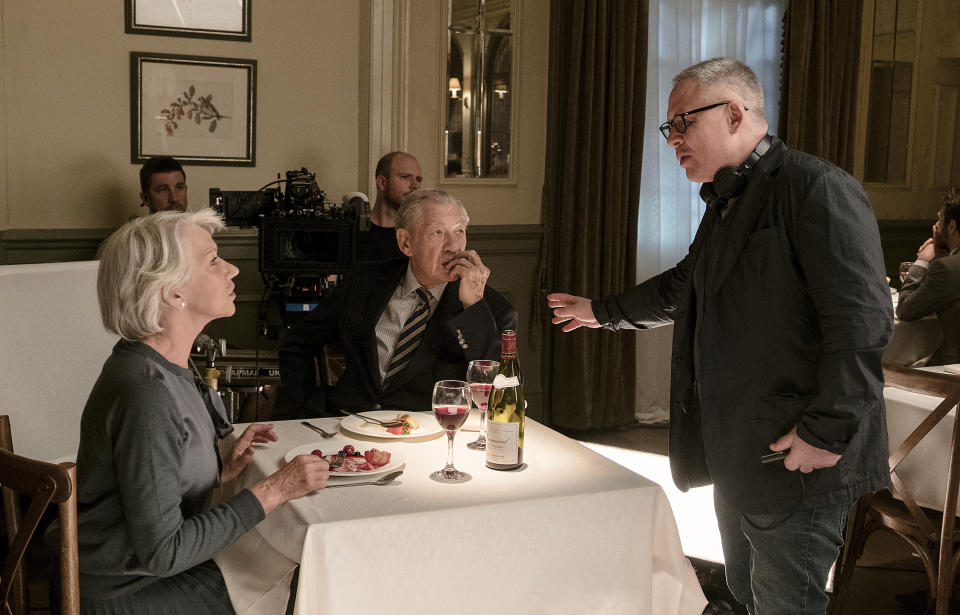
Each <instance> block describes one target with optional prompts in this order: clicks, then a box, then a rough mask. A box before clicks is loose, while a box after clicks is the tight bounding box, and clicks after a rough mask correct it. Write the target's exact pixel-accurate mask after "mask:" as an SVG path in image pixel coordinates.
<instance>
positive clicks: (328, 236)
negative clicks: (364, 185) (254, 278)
mask: <svg viewBox="0 0 960 615" xmlns="http://www.w3.org/2000/svg"><path fill="white" fill-rule="evenodd" d="M275 184H280V185H281V186H282V187H283V190H281V189H280V188H279V187H274V188H271V187H270V186H274V185H275ZM348 196H349V197H352V198H349V199H348V198H346V197H345V198H344V202H342V203H336V202H334V201H330V200H328V199H327V198H326V195H325V194H324V192H323V191H322V190H321V189H320V188H319V186H318V185H317V182H316V176H315V175H314V174H313V173H310V172H309V171H307V169H306V168H301V169H300V170H299V171H287V172H286V177H285V178H282V179H281V178H278V179H277V180H276V181H273V182H270V183H269V184H267V185H265V186H263V187H262V188H260V189H259V190H255V191H225V190H220V189H219V188H211V189H210V207H211V208H212V209H214V210H215V211H217V212H219V213H221V214H222V215H223V216H224V219H225V221H226V223H227V225H229V226H257V227H258V228H259V231H260V233H259V240H258V245H259V265H260V273H261V274H262V275H263V279H264V285H265V286H266V288H267V291H268V293H269V295H270V296H269V297H268V299H267V302H268V305H267V307H266V308H265V309H266V311H267V312H268V313H267V315H266V316H265V317H264V318H263V320H264V321H265V322H266V328H267V333H268V335H270V336H271V337H272V336H273V333H274V331H275V328H276V326H277V324H278V323H277V322H276V321H277V318H276V317H275V312H276V311H277V309H279V310H280V314H281V316H280V320H281V322H282V326H283V327H290V326H292V324H293V323H294V322H296V320H298V319H299V318H300V317H302V316H303V315H304V314H305V313H306V312H309V311H310V310H312V309H313V308H314V307H316V304H317V302H318V301H319V299H320V296H321V295H322V294H323V293H324V292H325V291H326V289H327V288H329V287H330V286H331V285H334V284H335V283H336V280H337V279H338V278H339V276H340V275H342V274H344V273H346V272H347V271H348V270H349V269H350V268H351V267H352V266H353V264H354V262H355V252H356V243H357V233H358V232H360V231H365V230H368V229H369V226H370V204H369V203H368V202H367V199H366V197H364V196H363V195H362V194H359V193H353V194H352V195H348ZM278 297H279V303H280V305H279V306H277V305H272V306H271V304H276V303H277V298H278ZM271 307H272V308H273V309H271ZM263 312H264V310H263V309H262V310H261V313H262V315H263ZM271 313H273V314H274V317H271Z"/></svg>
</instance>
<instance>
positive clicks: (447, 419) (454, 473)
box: [430, 380, 470, 482]
mask: <svg viewBox="0 0 960 615" xmlns="http://www.w3.org/2000/svg"><path fill="white" fill-rule="evenodd" d="M431 405H432V406H433V416H434V417H436V419H437V423H439V424H440V427H442V428H443V430H444V431H445V432H447V465H445V466H444V467H443V469H442V470H437V471H436V472H434V473H432V474H431V475H430V478H432V479H433V480H437V481H441V482H459V481H464V480H468V479H469V478H470V475H469V474H466V473H465V472H461V471H460V470H458V469H456V468H455V467H453V437H454V436H456V435H457V432H458V431H460V428H461V427H463V424H464V423H465V422H466V421H467V417H468V416H469V415H470V385H468V384H467V383H466V382H464V381H462V380H441V381H439V382H437V383H436V384H435V385H433V399H432V401H431Z"/></svg>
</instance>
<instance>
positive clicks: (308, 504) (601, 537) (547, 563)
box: [216, 412, 707, 615]
mask: <svg viewBox="0 0 960 615" xmlns="http://www.w3.org/2000/svg"><path fill="white" fill-rule="evenodd" d="M414 416H415V417H416V418H417V420H418V422H419V423H420V425H421V428H422V429H418V430H415V432H414V433H411V434H410V435H409V436H406V437H404V436H397V437H388V436H390V434H387V433H386V432H381V433H382V434H383V436H384V437H380V436H377V435H371V433H369V431H370V430H368V429H357V428H356V421H354V423H350V422H349V420H341V419H339V418H317V419H311V420H310V423H312V424H313V425H315V426H317V427H320V428H322V429H324V430H327V431H328V432H332V433H334V434H335V436H334V437H333V438H324V437H322V436H321V435H320V434H318V433H316V432H315V431H313V430H311V429H309V428H308V427H306V426H304V425H303V424H301V421H299V420H291V421H276V422H274V423H273V429H274V431H275V432H276V434H277V437H278V440H277V441H276V442H270V443H267V444H262V445H256V446H257V448H258V450H257V451H256V453H255V455H254V458H253V461H252V462H251V463H250V465H249V466H248V467H247V468H246V469H245V470H244V472H243V473H242V474H241V476H240V477H238V478H237V479H236V480H235V481H233V483H232V484H231V485H228V486H226V487H224V488H223V489H224V490H223V493H221V494H220V496H219V497H221V498H226V497H229V496H230V495H231V493H235V492H236V490H238V489H243V488H246V487H249V486H251V485H253V484H255V483H256V482H258V481H260V480H262V479H263V478H265V477H266V476H268V475H270V474H272V473H273V472H275V471H276V470H277V469H279V468H280V467H281V465H282V464H283V463H284V462H285V458H290V457H291V456H292V455H295V454H297V453H301V452H304V451H309V450H312V449H313V448H314V447H315V448H316V449H319V450H321V451H322V452H323V453H324V454H328V453H335V452H336V450H334V449H339V448H341V447H342V446H343V445H344V443H349V444H351V445H352V446H354V447H355V448H356V449H357V450H358V451H360V452H365V451H369V450H372V449H374V448H376V449H378V450H379V451H387V452H389V453H390V454H391V460H390V462H389V464H388V466H384V467H390V468H394V467H397V468H399V469H401V470H402V474H401V475H400V476H399V478H397V479H395V480H393V481H392V482H390V483H388V484H386V485H374V484H364V485H360V486H354V487H346V488H330V487H331V486H333V485H335V484H338V483H342V482H355V481H369V482H373V481H374V480H376V479H377V478H379V477H380V476H382V473H381V474H371V475H360V476H354V477H351V476H332V477H331V478H330V480H329V482H328V488H325V489H321V490H318V491H315V492H313V493H311V494H309V495H307V496H305V497H302V498H299V499H296V500H290V501H288V502H286V503H285V504H283V505H282V506H280V507H279V508H277V509H275V510H274V511H272V512H271V513H270V514H269V515H267V517H266V519H264V520H263V521H262V522H261V523H260V524H258V525H257V526H256V527H255V528H254V529H253V530H251V531H249V532H247V533H246V534H244V535H243V537H242V538H241V539H240V540H238V541H237V542H236V543H234V544H233V545H232V546H230V547H228V548H227V549H225V550H224V551H222V552H221V553H220V555H219V556H218V557H217V558H216V561H217V563H218V565H219V566H220V568H221V570H222V571H223V575H224V579H225V581H226V584H227V588H228V590H229V593H230V597H231V600H232V602H233V605H234V608H235V609H236V611H237V613H240V614H254V613H283V612H284V608H285V607H286V605H287V601H288V599H289V598H290V596H291V594H290V587H291V579H292V578H293V577H294V575H296V577H297V580H296V583H295V587H296V590H295V591H296V593H295V602H294V611H293V612H294V613H297V614H300V615H307V614H310V615H317V614H324V613H328V614H337V615H339V614H341V613H343V614H351V615H353V614H374V613H377V614H396V613H401V614H402V613H418V614H420V613H423V614H429V613H464V614H472V613H476V614H480V613H490V612H497V613H501V614H511V613H516V614H518V615H519V614H524V615H528V614H536V613H550V614H564V613H570V614H577V615H582V614H583V613H631V614H639V615H672V614H678V615H687V614H689V615H700V614H701V613H702V611H703V609H704V607H705V606H706V604H707V601H706V598H705V597H704V595H703V592H702V591H701V589H700V584H699V582H698V580H697V576H696V573H695V571H694V569H693V567H692V565H691V563H690V561H689V560H688V559H687V558H686V557H685V556H684V553H683V549H682V546H681V542H680V538H679V534H678V532H677V524H676V521H675V519H674V516H673V513H672V511H671V508H670V504H669V501H668V500H667V497H666V495H665V494H664V491H663V489H661V487H660V486H659V485H658V484H656V483H655V482H653V481H651V480H648V479H647V478H644V477H643V476H641V475H640V474H637V473H635V472H633V471H631V470H628V469H627V468H625V467H623V466H621V465H618V464H617V463H614V462H613V461H611V460H609V459H607V458H606V457H604V456H602V455H600V454H597V453H596V452H594V451H592V450H590V449H589V448H587V447H585V446H583V445H581V444H580V443H579V442H577V441H576V440H573V439H571V438H568V437H566V436H564V435H562V434H560V433H558V432H557V431H555V430H553V429H550V428H549V427H547V426H545V425H543V424H541V423H538V422H537V421H535V420H532V419H530V418H527V419H526V424H525V433H524V450H523V464H522V465H521V466H520V467H519V468H517V469H515V470H510V471H498V470H492V469H489V468H487V467H485V463H484V453H483V451H476V450H471V449H469V448H467V446H466V444H467V442H469V441H470V440H473V439H474V438H475V434H468V433H460V434H458V435H457V436H456V438H455V440H454V456H453V461H454V465H455V466H456V467H457V468H458V469H460V470H462V471H464V472H466V473H467V475H468V476H467V480H464V481H462V482H455V483H441V482H438V481H436V480H434V479H432V478H431V477H430V474H431V473H432V472H433V471H435V470H438V469H440V468H442V467H443V465H444V463H445V461H446V457H447V439H446V435H445V434H444V432H442V431H440V430H439V427H438V426H437V424H436V421H435V419H434V418H433V415H432V413H426V412H424V413H415V414H414ZM348 419H350V417H348ZM341 423H343V425H342V424H341ZM345 425H352V427H353V429H354V430H351V429H348V428H347V427H345ZM244 427H245V425H237V426H236V429H235V431H234V432H233V434H232V435H231V436H228V438H226V439H225V441H224V442H223V446H224V447H229V446H230V444H231V443H232V440H233V439H234V438H236V437H237V436H239V434H241V433H242V432H243V429H244ZM364 427H366V426H364ZM421 431H422V435H417V432H421ZM307 454H309V453H307Z"/></svg>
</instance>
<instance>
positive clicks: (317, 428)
mask: <svg viewBox="0 0 960 615" xmlns="http://www.w3.org/2000/svg"><path fill="white" fill-rule="evenodd" d="M300 424H301V425H303V426H305V427H309V428H310V429H312V430H314V431H316V432H318V433H319V434H320V435H321V436H323V437H324V438H332V437H333V436H335V435H337V434H335V433H330V432H329V431H326V430H323V429H320V428H319V427H317V426H316V425H314V424H313V423H310V422H307V421H300Z"/></svg>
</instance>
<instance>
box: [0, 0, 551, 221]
mask: <svg viewBox="0 0 960 615" xmlns="http://www.w3.org/2000/svg"><path fill="white" fill-rule="evenodd" d="M370 2H371V0H288V1H287V2H283V3H281V4H279V5H278V4H276V3H273V2H265V1H257V2H254V3H253V17H252V24H253V40H252V42H249V43H243V42H229V41H216V40H206V39H191V38H180V37H165V36H143V35H132V34H125V33H124V26H123V21H124V18H123V5H122V3H121V2H120V1H119V0H84V1H83V2H56V1H54V0H0V143H2V147H0V230H4V229H27V228H103V227H115V226H118V225H119V224H121V223H122V222H123V221H125V220H126V219H127V218H128V217H129V215H130V214H132V213H135V212H138V211H142V209H141V208H139V207H138V206H139V197H138V193H139V185H138V180H137V170H138V169H139V165H136V164H131V163H130V84H129V79H130V77H129V62H130V59H129V54H130V52H131V51H150V52H161V53H175V54H187V55H208V56H221V57H237V58H251V59H256V60H257V61H258V63H259V64H258V70H259V77H258V92H257V94H258V101H257V166H256V167H252V168H250V167H220V166H189V167H187V169H186V170H187V175H188V182H187V183H188V185H189V189H190V202H191V206H192V208H194V209H196V208H198V207H200V206H203V205H204V204H205V203H206V202H207V192H208V190H209V188H210V187H218V188H222V189H224V190H252V189H256V188H259V187H260V186H261V185H263V184H265V183H267V182H268V181H270V180H272V179H275V178H276V175H277V173H278V172H283V171H286V170H289V169H297V168H300V167H301V166H306V167H307V168H308V169H309V170H311V171H313V172H315V173H316V174H317V181H318V183H319V185H320V187H321V188H322V189H323V190H324V191H326V193H327V195H328V197H330V198H334V199H339V197H340V196H341V195H342V194H343V193H345V192H349V191H353V190H361V191H363V190H365V189H366V183H365V182H363V181H362V179H361V168H362V167H361V163H360V161H361V160H363V159H365V157H366V149H367V145H366V139H367V128H368V122H367V117H366V113H367V112H366V109H367V108H368V104H367V100H366V92H367V89H366V84H365V80H366V79H367V78H368V73H367V62H368V50H367V46H368V45H369V36H368V33H367V28H368V27H369V21H368V17H367V15H368V12H369V10H370ZM441 2H442V0H411V2H410V20H409V24H410V40H411V46H410V55H409V71H410V72H409V85H410V87H409V92H410V94H409V102H408V107H407V108H408V112H409V120H408V131H407V134H408V149H409V150H410V151H412V152H414V153H415V154H416V155H417V156H418V157H419V158H420V160H421V161H422V162H423V167H424V175H425V184H426V185H430V184H433V183H435V182H436V181H437V175H438V171H439V159H438V143H439V141H438V140H437V139H436V133H437V131H438V128H439V126H440V120H439V117H438V114H439V112H440V109H439V100H440V90H439V89H438V88H439V87H440V70H441V62H440V56H439V55H438V54H439V53H440V50H441V46H440V38H439V37H440V33H441V27H440V23H439V15H440V7H441V6H442V4H441ZM522 6H523V14H522V16H521V19H520V24H521V28H522V32H521V35H520V46H519V53H520V63H521V68H520V79H521V84H520V85H519V88H518V96H517V100H519V104H520V107H519V121H518V126H517V131H516V146H515V158H516V161H517V164H518V173H517V182H516V185H515V186H507V187H484V188H476V187H450V189H451V190H452V191H453V192H455V193H456V194H458V195H459V196H460V197H461V198H462V199H463V200H464V202H465V204H466V205H467V207H468V208H469V210H470V213H471V217H472V222H473V223H474V224H538V223H539V222H540V189H541V185H542V182H543V158H544V143H545V116H546V72H547V71H546V64H547V44H548V27H549V19H548V15H547V6H548V1H547V0H525V1H524V2H523V4H522ZM371 196H373V195H371Z"/></svg>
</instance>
